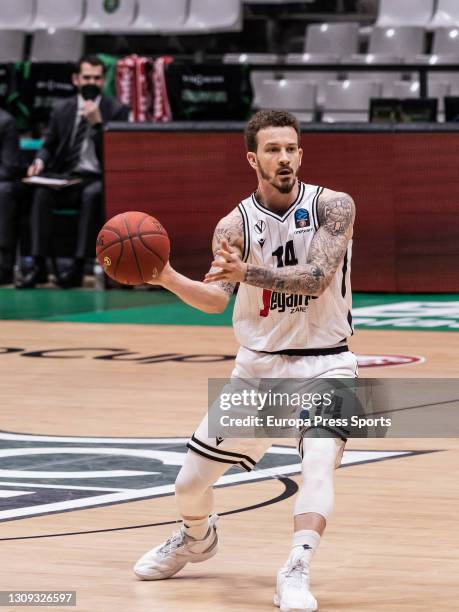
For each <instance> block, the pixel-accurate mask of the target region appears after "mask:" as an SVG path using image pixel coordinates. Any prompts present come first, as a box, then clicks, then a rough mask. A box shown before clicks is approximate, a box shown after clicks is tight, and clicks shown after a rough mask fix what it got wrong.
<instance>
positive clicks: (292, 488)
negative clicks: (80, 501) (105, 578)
mask: <svg viewBox="0 0 459 612" xmlns="http://www.w3.org/2000/svg"><path fill="white" fill-rule="evenodd" d="M277 480H279V481H280V482H282V484H283V485H284V490H283V491H282V493H281V494H280V495H277V496H276V497H273V498H272V499H268V500H266V501H264V502H260V503H258V504H253V505H252V506H245V507H243V508H236V509H235V510H227V511H226V512H219V513H218V515H219V516H227V515H229V514H239V513H240V512H248V511H249V510H256V509H258V508H264V507H266V506H271V505H272V504H277V503H279V502H281V501H284V500H286V499H288V498H289V497H292V495H295V493H296V492H297V491H298V485H297V484H296V482H294V481H293V480H291V479H290V478H285V477H279V478H277ZM254 482H260V481H259V480H257V481H254ZM225 486H233V485H225ZM219 488H220V487H219ZM182 522H183V521H163V522H161V523H148V524H146V525H129V526H128V527H114V528H112V529H95V530H91V531H69V532H66V533H47V534H42V535H37V536H18V537H16V538H0V542H10V541H12V540H38V539H40V538H59V537H63V536H73V535H86V534H90V533H110V532H112V531H127V530H129V529H146V528H147V527H163V526H164V525H178V524H179V523H182Z"/></svg>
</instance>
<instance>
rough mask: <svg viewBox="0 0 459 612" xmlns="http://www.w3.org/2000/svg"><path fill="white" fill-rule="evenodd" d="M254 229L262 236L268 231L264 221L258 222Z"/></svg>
mask: <svg viewBox="0 0 459 612" xmlns="http://www.w3.org/2000/svg"><path fill="white" fill-rule="evenodd" d="M253 228H254V230H255V231H256V232H257V234H262V233H263V232H264V231H265V229H266V223H265V222H264V221H263V220H260V221H257V222H256V223H255V225H254V226H253Z"/></svg>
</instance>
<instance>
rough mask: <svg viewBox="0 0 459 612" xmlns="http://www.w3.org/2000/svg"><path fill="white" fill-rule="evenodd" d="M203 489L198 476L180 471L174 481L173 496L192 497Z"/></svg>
mask: <svg viewBox="0 0 459 612" xmlns="http://www.w3.org/2000/svg"><path fill="white" fill-rule="evenodd" d="M204 489H205V484H204V483H203V480H202V478H200V476H199V474H190V473H189V472H188V473H185V472H184V470H180V472H179V474H178V476H177V479H176V481H175V494H176V495H177V496H178V497H180V498H185V497H194V496H195V495H196V494H197V493H200V492H202V491H203V490H204Z"/></svg>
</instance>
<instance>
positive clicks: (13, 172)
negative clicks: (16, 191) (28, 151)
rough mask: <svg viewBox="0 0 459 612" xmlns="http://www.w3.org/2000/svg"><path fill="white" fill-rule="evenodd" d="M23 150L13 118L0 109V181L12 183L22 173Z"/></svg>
mask: <svg viewBox="0 0 459 612" xmlns="http://www.w3.org/2000/svg"><path fill="white" fill-rule="evenodd" d="M21 166H22V164H21V150H20V146H19V137H18V133H17V130H16V123H15V121H14V119H13V117H12V116H11V115H10V114H8V113H7V112H5V111H4V110H1V109H0V181H12V180H13V179H15V178H17V177H18V176H19V175H20V172H21Z"/></svg>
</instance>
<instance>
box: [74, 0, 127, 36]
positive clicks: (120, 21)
mask: <svg viewBox="0 0 459 612" xmlns="http://www.w3.org/2000/svg"><path fill="white" fill-rule="evenodd" d="M136 8H137V4H136V0H123V2H121V3H120V5H119V7H118V9H117V10H116V11H113V12H108V11H107V10H106V9H105V7H104V2H103V1H102V0H86V15H85V18H84V19H83V21H82V23H81V24H80V25H79V26H78V27H79V29H80V30H82V31H83V32H91V31H92V32H94V31H107V32H110V31H125V30H128V29H129V27H130V25H131V24H132V22H133V21H134V17H135V14H136Z"/></svg>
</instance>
